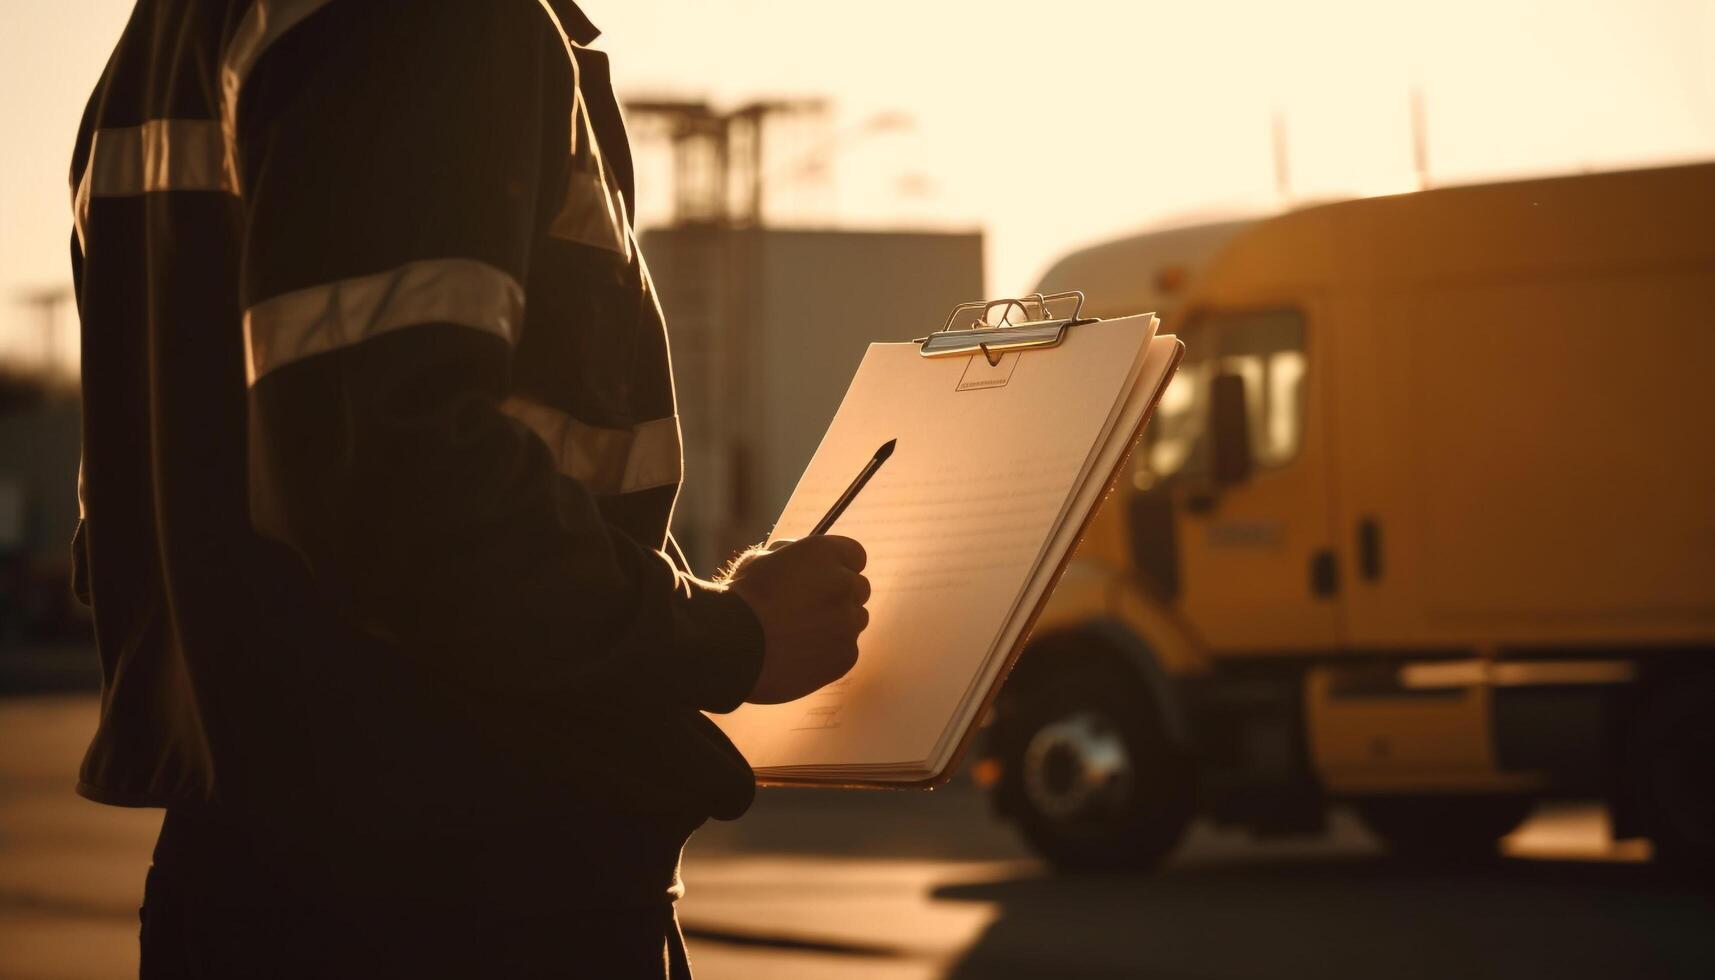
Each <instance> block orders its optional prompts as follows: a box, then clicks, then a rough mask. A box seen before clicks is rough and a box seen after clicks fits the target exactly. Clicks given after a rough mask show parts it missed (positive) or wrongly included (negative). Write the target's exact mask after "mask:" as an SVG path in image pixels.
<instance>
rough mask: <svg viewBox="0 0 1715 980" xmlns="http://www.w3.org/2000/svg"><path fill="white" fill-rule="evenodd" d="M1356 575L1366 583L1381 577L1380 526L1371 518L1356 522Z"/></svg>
mask: <svg viewBox="0 0 1715 980" xmlns="http://www.w3.org/2000/svg"><path fill="white" fill-rule="evenodd" d="M1358 574H1359V575H1361V576H1363V578H1364V581H1366V582H1374V581H1375V580H1376V579H1379V578H1381V577H1382V526H1381V524H1380V523H1379V522H1377V521H1376V519H1375V518H1373V517H1366V518H1364V519H1363V520H1361V521H1359V522H1358Z"/></svg>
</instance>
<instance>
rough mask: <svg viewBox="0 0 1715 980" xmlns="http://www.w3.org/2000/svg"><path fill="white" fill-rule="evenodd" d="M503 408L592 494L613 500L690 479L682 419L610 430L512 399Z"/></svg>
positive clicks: (674, 417) (535, 404)
mask: <svg viewBox="0 0 1715 980" xmlns="http://www.w3.org/2000/svg"><path fill="white" fill-rule="evenodd" d="M500 407H501V410H502V411H504V412H506V413H507V414H508V415H511V416H512V417H513V418H515V419H517V420H518V421H520V422H523V423H524V424H525V425H526V426H527V427H529V429H530V431H532V432H534V433H536V435H537V436H539V437H541V439H542V441H543V442H545V443H547V444H548V451H549V453H551V454H552V455H553V457H554V465H555V467H556V468H557V469H558V470H559V471H560V472H561V473H564V474H565V475H567V476H569V477H571V478H573V479H575V480H578V481H579V482H581V483H583V484H584V485H585V486H587V487H589V488H590V490H591V492H594V493H598V494H605V495H610V496H611V495H613V494H620V493H631V492H633V491H635V490H648V489H650V488H651V487H664V486H671V485H674V484H677V483H678V482H679V478H680V476H681V475H682V474H683V473H684V460H683V458H682V457H681V456H680V450H679V419H678V417H677V416H668V417H667V418H660V419H650V420H649V421H647V422H639V423H638V424H636V425H634V426H632V427H631V428H629V429H604V428H601V427H600V426H594V425H590V424H589V423H587V422H584V421H582V420H581V419H576V418H573V417H572V416H570V415H568V414H566V413H565V412H562V411H560V410H559V409H557V408H550V407H548V406H547V405H543V404H541V403H539V402H534V401H531V400H529V399H526V398H519V397H516V396H514V397H512V398H508V399H507V400H506V401H505V402H504V403H502V404H501V406H500Z"/></svg>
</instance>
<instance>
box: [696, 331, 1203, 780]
mask: <svg viewBox="0 0 1715 980" xmlns="http://www.w3.org/2000/svg"><path fill="white" fill-rule="evenodd" d="M1156 324H1157V321H1156V319H1155V317H1153V316H1150V315H1143V316H1134V317H1126V318H1124V319H1117V320H1105V321H1099V322H1094V323H1088V324H1079V325H1076V326H1073V327H1070V328H1068V330H1067V332H1066V338H1065V340H1064V342H1063V343H1062V344H1061V345H1060V346H1058V347H1053V348H1044V349H1032V350H1021V351H1014V352H1011V353H1007V354H1005V355H1004V356H1003V357H1002V358H1001V361H1000V363H999V364H998V365H991V364H990V363H989V361H988V360H987V358H986V357H985V355H983V354H975V355H969V356H964V355H961V356H952V357H935V358H926V357H924V356H922V354H921V353H920V350H919V347H918V345H917V344H914V343H904V344H872V345H871V346H870V348H869V351H868V352H867V353H866V354H865V355H864V359H863V363H862V365H861V366H860V367H859V368H858V372H857V375H856V377H854V378H853V380H852V383H851V387H850V389H849V390H847V392H846V396H845V400H844V401H843V402H842V403H841V405H840V409H839V412H838V414H837V415H836V417H835V418H834V421H833V423H832V425H831V426H830V427H829V429H828V431H827V434H826V435H825V436H824V437H823V439H822V443H821V445H820V447H819V448H818V449H817V450H816V454H815V457H814V458H813V459H812V460H811V461H810V465H809V467H808V468H807V469H806V470H805V471H804V475H803V477H802V478H801V479H800V480H799V482H798V486H797V489H796V490H794V491H793V494H792V498H791V500H790V501H789V502H788V503H787V505H786V509H785V510H784V511H783V512H782V513H781V515H780V520H779V522H778V523H777V524H776V525H775V528H774V533H773V535H772V536H771V538H770V540H774V539H778V538H797V537H802V536H803V535H805V534H807V533H808V532H809V530H810V528H811V527H812V526H813V525H814V524H815V522H816V521H817V519H818V518H820V517H821V516H822V514H823V513H824V512H825V511H826V510H827V508H828V506H829V504H830V503H832V501H833V500H834V499H835V498H836V497H837V496H839V494H840V492H841V491H842V490H844V489H845V487H846V485H847V483H849V482H850V480H851V479H852V477H853V476H854V475H855V474H856V473H857V472H858V470H859V469H861V468H862V467H863V465H864V464H865V463H866V462H867V461H868V460H869V458H870V456H871V455H873V454H874V453H875V451H876V449H877V448H878V447H879V446H880V445H881V444H882V443H884V442H886V441H887V440H889V439H895V438H897V439H898V440H899V442H898V447H897V448H896V449H895V450H894V453H893V455H892V457H891V458H890V459H889V460H888V461H887V463H886V465H884V466H883V467H882V468H881V470H880V471H879V472H878V473H877V474H876V476H875V478H874V479H873V480H871V482H870V483H869V485H868V486H867V487H866V488H865V489H864V491H863V492H862V493H861V494H859V495H858V497H857V499H856V500H855V501H854V502H853V503H852V505H851V507H850V509H848V510H847V511H846V512H845V514H844V515H843V516H842V517H841V518H840V519H839V521H838V523H836V524H835V526H834V528H833V530H832V531H831V532H830V533H833V534H841V535H846V536H849V537H852V538H856V539H857V540H858V541H859V542H861V543H862V544H863V545H864V547H865V549H866V550H867V551H868V553H869V565H868V567H867V568H866V569H865V573H864V574H865V575H867V576H868V577H869V580H870V583H871V585H872V587H873V590H874V591H873V595H872V597H871V599H870V602H869V612H870V625H869V628H868V629H867V630H866V631H865V632H864V633H863V635H862V636H861V637H860V639H859V643H858V647H859V657H858V662H857V666H856V667H854V668H853V669H852V671H851V673H849V674H848V675H846V677H845V678H844V679H842V680H840V681H837V682H835V683H834V684H830V685H829V686H827V687H825V688H823V689H821V690H820V691H817V692H816V693H814V694H812V695H810V696H808V697H806V698H802V699H800V700H798V701H794V702H791V703H789V704H781V705H745V706H744V707H742V708H740V709H739V710H738V711H735V712H733V713H732V714H728V715H717V716H713V717H714V720H715V722H716V723H717V724H719V725H720V727H721V728H722V729H723V730H725V731H726V733H727V735H728V736H729V737H731V738H732V740H733V742H734V743H735V744H736V745H737V746H738V748H739V749H740V750H741V751H742V752H743V753H744V755H745V758H747V759H748V760H750V764H751V766H752V767H753V768H754V769H755V770H756V773H757V777H758V779H759V780H760V781H762V782H764V783H776V784H781V783H790V784H831V785H846V786H862V785H871V786H880V785H909V784H918V785H932V784H934V783H935V782H937V781H938V780H939V779H940V778H941V777H943V776H944V775H946V774H947V773H949V772H950V771H951V769H952V767H953V765H954V764H955V763H956V761H957V757H958V755H959V754H961V752H962V751H963V747H964V745H965V743H966V742H967V741H968V738H967V736H968V735H969V733H970V732H971V730H972V728H973V727H974V726H975V725H976V723H977V722H978V720H979V719H980V716H981V713H982V711H983V709H984V708H985V706H986V705H987V704H988V702H989V700H990V695H991V692H992V691H993V690H994V689H995V688H997V687H998V685H999V684H1000V682H1001V681H1002V680H1003V679H1004V674H1005V671H1006V670H1008V669H1010V667H1011V663H1012V661H1013V660H1014V659H1015V652H1016V651H1017V650H1018V649H1019V648H1020V647H1021V645H1022V640H1023V638H1024V634H1025V631H1026V629H1027V628H1028V627H1029V625H1030V623H1031V622H1032V621H1033V620H1034V618H1035V614H1036V612H1037V611H1038V609H1039V607H1040V605H1041V603H1042V602H1043V601H1044V599H1045V598H1046V596H1047V595H1048V594H1049V592H1050V591H1051V590H1052V588H1053V586H1054V583H1055V582H1056V580H1057V579H1058V577H1059V574H1060V572H1061V570H1062V569H1063V568H1064V565H1065V560H1066V559H1067V557H1068V556H1069V555H1070V554H1071V551H1072V549H1073V547H1074V546H1075V545H1076V544H1077V540H1078V537H1079V535H1080V534H1081V533H1082V530H1083V528H1084V526H1085V524H1086V523H1087V521H1088V518H1089V517H1090V516H1091V515H1092V514H1093V513H1094V512H1095V508H1096V506H1097V505H1098V504H1099V503H1100V501H1101V498H1102V497H1103V496H1104V495H1105V493H1106V491H1107V489H1108V488H1109V487H1110V486H1111V484H1112V481H1113V478H1114V477H1115V475H1116V471H1117V469H1118V467H1119V465H1120V463H1121V461H1122V460H1123V459H1124V458H1125V457H1126V456H1127V455H1128V453H1129V450H1130V447H1131V445H1132V443H1133V442H1134V441H1135V440H1136V438H1137V437H1138V435H1139V434H1140V432H1141V430H1142V426H1143V423H1144V421H1145V420H1146V418H1147V416H1148V413H1149V411H1150V410H1151V408H1152V407H1153V406H1154V404H1155V401H1156V399H1157V398H1159V397H1160V394H1161V392H1162V390H1163V389H1164V388H1165V387H1166V385H1167V382H1168V380H1169V379H1170V377H1171V376H1172V373H1173V370H1174V368H1175V367H1176V366H1177V365H1178V361H1179V355H1180V352H1181V351H1182V350H1183V346H1182V345H1181V344H1180V343H1179V342H1178V341H1177V340H1176V339H1174V338H1173V337H1170V336H1161V337H1157V336H1156Z"/></svg>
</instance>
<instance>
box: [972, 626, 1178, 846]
mask: <svg viewBox="0 0 1715 980" xmlns="http://www.w3.org/2000/svg"><path fill="white" fill-rule="evenodd" d="M1030 666H1031V667H1033V668H1035V669H1031V670H1028V671H1021V672H1020V675H1015V677H1014V683H1009V685H1008V696H1007V701H1006V719H1005V722H1004V728H1005V731H1004V734H1003V735H1002V736H1001V738H1000V740H999V744H998V745H997V748H998V749H999V752H998V753H997V754H998V756H999V758H1000V761H1001V766H1002V768H1001V772H1002V774H1003V775H1002V780H1001V785H1000V787H999V789H998V792H999V793H1000V794H1001V795H1002V797H1003V799H1002V801H1001V810H1002V812H1004V813H1007V814H1009V815H1010V816H1011V817H1012V818H1013V819H1014V820H1016V821H1017V823H1018V825H1019V830H1020V831H1021V832H1022V834H1023V836H1024V838H1025V840H1026V842H1027V843H1029V845H1030V847H1031V849H1032V850H1033V851H1034V852H1035V853H1036V854H1037V855H1039V856H1041V857H1042V858H1043V859H1044V860H1046V861H1048V862H1049V863H1050V864H1052V865H1053V866H1054V867H1055V868H1056V869H1058V870H1061V871H1073V872H1088V871H1149V870H1153V869H1154V868H1156V867H1158V866H1159V865H1160V864H1161V862H1162V861H1163V859H1165V858H1166V857H1167V855H1168V853H1169V852H1171V851H1172V850H1173V848H1174V847H1175V846H1176V845H1177V844H1178V843H1179V839H1180V837H1181V836H1183V834H1184V832H1185V828H1186V826H1187V825H1188V824H1189V823H1190V821H1191V817H1192V814H1193V813H1194V811H1195V775H1194V773H1195V770H1194V768H1193V767H1192V765H1191V764H1190V761H1189V757H1188V755H1187V754H1186V753H1185V752H1183V751H1181V750H1179V749H1178V748H1176V747H1175V746H1174V745H1173V744H1172V742H1171V740H1170V739H1169V738H1168V735H1167V731H1166V729H1165V727H1164V726H1163V724H1162V720H1161V718H1160V716H1159V712H1158V710H1157V709H1156V705H1155V701H1154V699H1153V698H1152V697H1151V694H1150V692H1149V690H1148V689H1147V688H1146V687H1145V685H1144V683H1143V681H1142V680H1141V679H1140V678H1139V677H1138V676H1137V673H1136V671H1135V670H1134V669H1133V668H1132V667H1131V666H1130V665H1129V664H1127V663H1125V662H1124V661H1122V660H1120V659H1119V658H1118V657H1115V656H1112V655H1109V654H1107V653H1105V652H1104V651H1101V650H1100V649H1099V648H1097V649H1091V648H1088V647H1084V648H1078V649H1071V650H1068V649H1065V648H1061V649H1058V650H1055V651H1054V655H1049V656H1042V657H1040V658H1038V659H1037V661H1036V662H1035V663H1033V664H1031V665H1030Z"/></svg>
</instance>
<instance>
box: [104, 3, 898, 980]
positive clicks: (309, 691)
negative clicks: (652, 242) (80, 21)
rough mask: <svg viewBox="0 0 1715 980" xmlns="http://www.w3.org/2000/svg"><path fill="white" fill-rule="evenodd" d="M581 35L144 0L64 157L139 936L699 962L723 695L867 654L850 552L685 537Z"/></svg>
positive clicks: (626, 966)
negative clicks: (140, 867) (705, 552)
mask: <svg viewBox="0 0 1715 980" xmlns="http://www.w3.org/2000/svg"><path fill="white" fill-rule="evenodd" d="M595 35H596V32H595V30H594V28H593V27H591V26H590V24H589V22H588V21H586V20H585V19H584V17H583V15H582V14H581V13H579V12H578V10H577V9H576V8H575V7H573V6H572V5H571V4H570V3H565V2H548V3H542V4H538V3H536V2H534V0H457V2H454V0H446V2H437V3H409V2H403V0H231V2H226V0H204V2H198V0H142V2H140V3H139V4H138V5H137V8H136V11H135V12H134V14H133V15H132V19H131V22H130V24H129V25H128V26H127V27H126V29H125V33H124V35H123V37H122V38H121V39H120V41H119V46H118V49H117V50H116V51H115V53H114V55H113V57H112V60H111V61H110V62H109V64H108V66H107V69H106V72H105V74H104V75H103V77H102V79H101V82H100V84H99V86H98V88H97V89H96V91H95V94H94V97H93V98H92V99H91V101H90V103H89V108H88V111H87V113H86V115H85V117H84V121H83V126H82V129H81V131H80V134H79V137H78V142H77V149H76V153H75V156H74V160H73V167H72V178H73V184H74V186H75V188H76V191H75V207H76V225H77V235H76V239H75V241H74V244H73V250H72V252H73V264H74V267H75V273H76V277H77V289H78V302H79V309H80V313H81V315H82V319H83V338H84V347H83V378H84V465H83V471H82V474H81V479H80V496H81V498H82V501H83V504H84V519H83V522H82V524H81V526H80V531H79V535H78V539H77V542H76V545H75V552H76V571H77V577H78V588H79V591H80V595H82V596H83V597H84V598H85V600H86V601H89V602H90V603H91V604H92V605H93V607H94V613H95V622H96V632H97V636H98V639H99V641H100V648H101V659H102V666H103V669H104V671H105V685H104V692H103V702H102V716H101V725H100V729H99V731H98V732H97V733H96V736H95V740H94V743H93V745H92V746H91V747H90V750H89V754H88V758H87V759H86V760H85V763H84V766H83V770H82V774H81V783H80V787H79V789H80V791H81V792H82V793H83V794H84V795H85V796H88V797H89V798H91V799H94V800H98V801H101V802H104V803H112V804H118V805H123V806H152V807H165V808H167V815H166V819H165V822H164V825H163V828H162V831H161V839H160V842H159V844H158V845H157V848H156V854H155V864H154V867H153V869H152V870H151V871H150V874H149V881H148V884H147V889H146V897H145V903H144V907H143V912H142V920H143V921H142V953H143V967H142V970H143V974H144V976H147V977H221V978H228V977H276V976H279V977H294V978H297V977H321V976H353V977H431V976H457V977H507V976H525V975H528V976H539V975H547V976H593V977H630V976H639V977H641V976H663V975H671V976H684V975H686V974H687V973H688V965H687V963H686V960H685V955H684V948H683V943H682V941H681V939H680V937H679V931H678V926H677V923H676V921H675V918H674V913H673V901H674V900H675V899H676V898H677V897H678V896H679V894H680V892H681V885H680V883H679V876H678V864H679V853H680V849H681V846H682V845H683V843H684V841H685V839H686V838H687V836H688V835H689V834H690V832H691V831H692V830H693V829H695V828H696V827H697V826H698V825H699V824H700V823H702V822H703V821H704V820H705V819H706V818H707V817H709V816H711V815H712V816H715V817H720V818H731V817H735V816H737V815H739V814H740V813H742V812H743V811H744V810H745V808H746V807H747V806H748V805H749V803H750V801H751V798H752V795H753V793H754V789H753V786H754V782H753V777H752V774H751V772H750V769H749V767H748V766H747V765H746V763H745V761H744V759H743V758H741V757H740V756H739V755H738V753H737V752H736V751H735V750H734V748H733V747H732V745H731V744H730V743H729V742H728V741H727V740H726V739H725V738H724V737H723V736H722V735H721V733H720V731H719V730H718V729H717V728H716V727H714V726H713V725H712V724H711V723H710V722H709V721H708V720H707V719H706V718H704V717H703V716H702V714H701V713H700V710H708V711H717V712H719V711H730V710H732V709H733V708H734V707H736V706H737V705H739V704H740V703H741V702H743V701H745V700H746V699H749V700H752V701H764V702H773V701H782V700H789V699H792V698H795V697H798V696H801V695H803V694H806V693H808V692H810V691H812V690H814V689H816V688H817V687H820V686H821V685H823V684H824V683H826V682H828V681H831V680H833V679H835V678H837V677H839V676H841V675H842V674H844V673H845V672H846V671H847V670H848V669H849V668H850V666H851V664H852V663H853V661H854V659H855V657H856V637H857V634H858V633H859V632H860V631H861V630H862V629H863V627H864V625H865V624H866V622H867V614H866V613H865V611H864V609H863V605H864V603H865V602H866V601H867V598H868V593H869V586H868V583H867V581H865V580H864V578H863V577H862V575H861V574H860V572H861V570H862V566H863V562H864V556H863V550H862V548H861V547H859V546H858V544H857V543H856V542H854V541H851V540H850V539H847V538H838V537H826V538H813V539H807V540H805V541H803V542H799V543H796V544H789V545H787V546H785V547H784V548H780V549H778V550H776V551H774V552H771V553H767V554H763V555H761V556H760V557H757V556H752V557H751V558H749V559H748V560H747V561H746V562H744V563H742V564H741V565H740V566H739V567H738V569H737V571H736V572H734V573H733V575H732V578H731V587H730V589H728V588H725V587H723V586H721V585H716V584H712V583H708V582H703V581H699V580H697V579H695V578H692V577H691V576H690V575H689V574H687V573H686V572H684V571H683V570H682V569H679V568H676V567H675V565H674V564H673V563H672V562H670V560H669V559H668V557H667V556H666V554H665V552H664V551H663V549H664V548H667V547H668V546H669V542H668V540H667V536H666V530H667V523H668V517H669V515H670V513H671V512H672V509H673V502H674V499H675V496H676V495H677V492H678V484H679V479H680V473H681V463H680V459H681V455H680V445H679V427H678V422H677V419H676V415H675V407H674V399H673V385H672V378H671V375H670V371H669V365H668V357H667V346H666V338H665V335H664V330H663V325H662V320H661V314H660V311H659V307H658V305H657V303H656V300H655V294H654V292H653V289H652V287H651V283H650V279H649V275H648V272H647V271H646V270H645V268H644V265H643V262H642V259H641V257H640V256H639V255H638V252H637V244H636V241H635V239H634V238H633V236H632V229H631V227H630V224H629V220H628V217H627V216H628V215H629V214H630V213H631V211H632V167H631V158H630V156H629V153H628V150H627V147H626V142H625V134H624V131H623V128H622V126H621V122H620V115H619V111H618V108H617V106H616V104H615V101H614V96H613V93H612V90H611V88H610V86H609V82H608V70H607V63H606V61H605V59H604V58H603V56H602V55H600V54H598V53H596V52H593V51H589V50H586V49H584V48H583V47H582V45H584V44H586V43H588V42H589V41H591V40H592V39H593V38H594V37H595Z"/></svg>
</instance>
